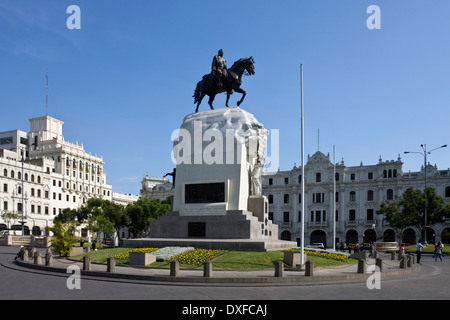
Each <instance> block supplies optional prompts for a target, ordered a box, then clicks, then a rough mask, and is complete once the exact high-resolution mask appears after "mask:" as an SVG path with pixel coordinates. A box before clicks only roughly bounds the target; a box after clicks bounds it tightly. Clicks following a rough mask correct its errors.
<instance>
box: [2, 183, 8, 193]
mask: <svg viewBox="0 0 450 320" xmlns="http://www.w3.org/2000/svg"><path fill="white" fill-rule="evenodd" d="M3 192H8V184H6V183H5V184H4V185H3Z"/></svg>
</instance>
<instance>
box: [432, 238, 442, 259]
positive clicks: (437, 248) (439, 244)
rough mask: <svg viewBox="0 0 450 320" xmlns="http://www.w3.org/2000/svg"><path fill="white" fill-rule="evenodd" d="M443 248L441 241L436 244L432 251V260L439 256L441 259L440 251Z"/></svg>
mask: <svg viewBox="0 0 450 320" xmlns="http://www.w3.org/2000/svg"><path fill="white" fill-rule="evenodd" d="M443 249H444V245H443V244H442V242H440V241H439V242H438V243H437V246H436V251H435V252H434V261H435V262H437V259H438V258H439V259H440V260H441V261H442V251H443Z"/></svg>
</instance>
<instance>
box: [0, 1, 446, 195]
mask: <svg viewBox="0 0 450 320" xmlns="http://www.w3.org/2000/svg"><path fill="white" fill-rule="evenodd" d="M71 4H75V5H78V6H79V7H80V9H81V29H80V30H69V29H68V28H67V27H66V20H67V18H68V17H69V16H70V14H67V13H66V9H67V7H68V6H69V5H71ZM372 4H375V5H378V6H379V7H380V9H381V29H380V30H369V29H368V28H367V26H366V20H367V19H368V18H369V16H370V14H368V13H366V9H367V7H368V6H370V5H372ZM449 12H450V1H448V0H434V1H425V0H420V1H418V0H408V1H404V0H396V1H392V0H386V1H385V0H370V1H366V0H352V1H348V0H340V1H334V0H329V1H325V0H322V1H312V0H311V1H300V0H293V1H265V0H257V1H253V0H240V1H206V0H204V1H197V0H189V1H181V0H180V1H175V0H164V1H163V0H160V1H159V0H158V1H156V0H151V1H149V0H145V1H144V0H133V1H111V0H109V1H100V0H89V1H87V0H71V1H63V0H58V1H56V0H52V1H49V0H43V1H41V0H40V1H35V0H27V1H23V0H2V1H1V2H0V66H1V73H0V75H1V77H0V88H1V89H0V92H1V99H0V110H1V116H0V131H7V130H15V129H20V130H24V131H28V130H29V122H28V119H29V118H32V117H37V116H42V115H45V73H46V70H47V69H48V72H49V108H48V113H49V115H50V116H52V117H55V118H57V119H60V120H62V121H64V127H63V135H64V138H65V140H66V141H70V142H76V141H78V142H79V143H83V144H84V148H85V150H86V151H87V152H92V153H93V154H97V155H99V156H100V155H101V156H103V159H104V161H105V162H106V164H105V172H106V173H107V182H108V183H109V184H111V185H112V186H113V191H115V192H122V193H133V194H138V193H139V190H140V187H141V185H140V181H141V179H142V178H143V176H145V174H146V173H147V172H148V174H149V175H150V176H162V175H164V174H165V173H167V172H170V171H172V169H173V167H174V165H173V163H172V162H171V157H170V156H171V148H172V141H171V134H172V132H173V130H175V129H177V128H178V127H179V126H180V124H181V122H182V120H183V118H184V116H186V115H187V114H189V113H192V112H194V110H195V106H194V104H193V98H192V94H193V92H194V89H195V85H196V83H197V82H198V81H199V80H200V79H201V77H202V76H203V75H204V74H206V73H209V72H210V68H211V61H212V58H213V56H214V55H215V54H216V53H217V51H218V50H219V49H220V48H222V49H223V50H224V57H225V58H226V60H227V61H228V65H229V66H231V64H232V63H233V62H234V61H236V60H238V59H239V58H243V57H249V56H253V57H254V59H255V67H256V74H255V75H254V76H251V77H244V79H243V84H242V88H243V89H244V90H246V91H247V97H246V100H245V102H244V103H243V104H242V105H241V108H243V109H245V110H247V111H248V112H250V113H252V114H254V115H255V117H256V118H257V119H258V120H259V121H260V122H261V123H263V124H264V126H265V127H266V128H267V129H269V130H272V129H279V130H280V131H279V133H280V169H281V170H290V169H291V168H292V167H293V165H294V163H297V165H299V164H300V161H301V160H300V157H301V149H300V145H301V137H300V75H299V74H300V70H299V66H300V63H302V64H303V66H304V75H303V76H304V107H305V112H304V116H305V118H304V119H305V153H306V155H307V154H311V155H312V154H313V153H314V152H316V151H317V144H318V143H317V140H318V139H317V131H318V129H319V130H320V150H321V151H322V152H324V153H325V154H327V153H328V152H329V153H330V156H331V159H332V151H333V145H335V146H336V160H337V161H340V160H341V158H344V161H345V164H346V165H348V166H357V165H359V164H360V162H361V161H362V162H363V164H367V165H369V164H376V163H377V162H378V159H379V156H380V155H381V157H382V159H383V160H392V159H397V157H398V155H399V154H400V155H401V158H402V160H403V162H404V167H403V169H404V171H409V170H411V171H417V170H419V168H420V166H421V164H422V162H423V158H422V157H421V156H420V155H418V154H410V155H404V154H403V151H420V150H421V148H420V144H422V143H424V144H427V146H428V149H432V148H434V147H438V146H440V145H443V144H449V145H450V133H449V132H450V131H449V123H450V120H449V119H450V111H449V104H450V88H449V83H450V78H449V75H450V41H449V40H450V19H449ZM239 96H240V95H239V94H237V93H235V94H233V96H232V98H231V104H232V105H235V103H236V101H237V100H238V98H239ZM224 103H225V95H220V96H217V97H216V100H215V106H216V108H221V107H224ZM200 109H201V110H207V109H208V106H207V104H206V101H204V102H203V104H202V106H201V107H200ZM306 155H305V159H306ZM429 160H430V162H431V163H432V164H434V163H436V164H437V166H438V168H439V169H446V168H448V167H450V147H449V148H445V149H441V150H436V151H435V152H433V153H432V154H431V155H430V156H429Z"/></svg>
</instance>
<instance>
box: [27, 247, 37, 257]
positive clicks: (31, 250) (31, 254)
mask: <svg viewBox="0 0 450 320" xmlns="http://www.w3.org/2000/svg"><path fill="white" fill-rule="evenodd" d="M28 253H29V257H30V258H34V254H35V253H36V248H35V247H32V248H31V249H29V251H28Z"/></svg>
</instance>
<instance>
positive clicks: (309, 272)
mask: <svg viewBox="0 0 450 320" xmlns="http://www.w3.org/2000/svg"><path fill="white" fill-rule="evenodd" d="M305 276H307V277H312V276H314V261H311V260H308V261H306V263H305Z"/></svg>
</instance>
